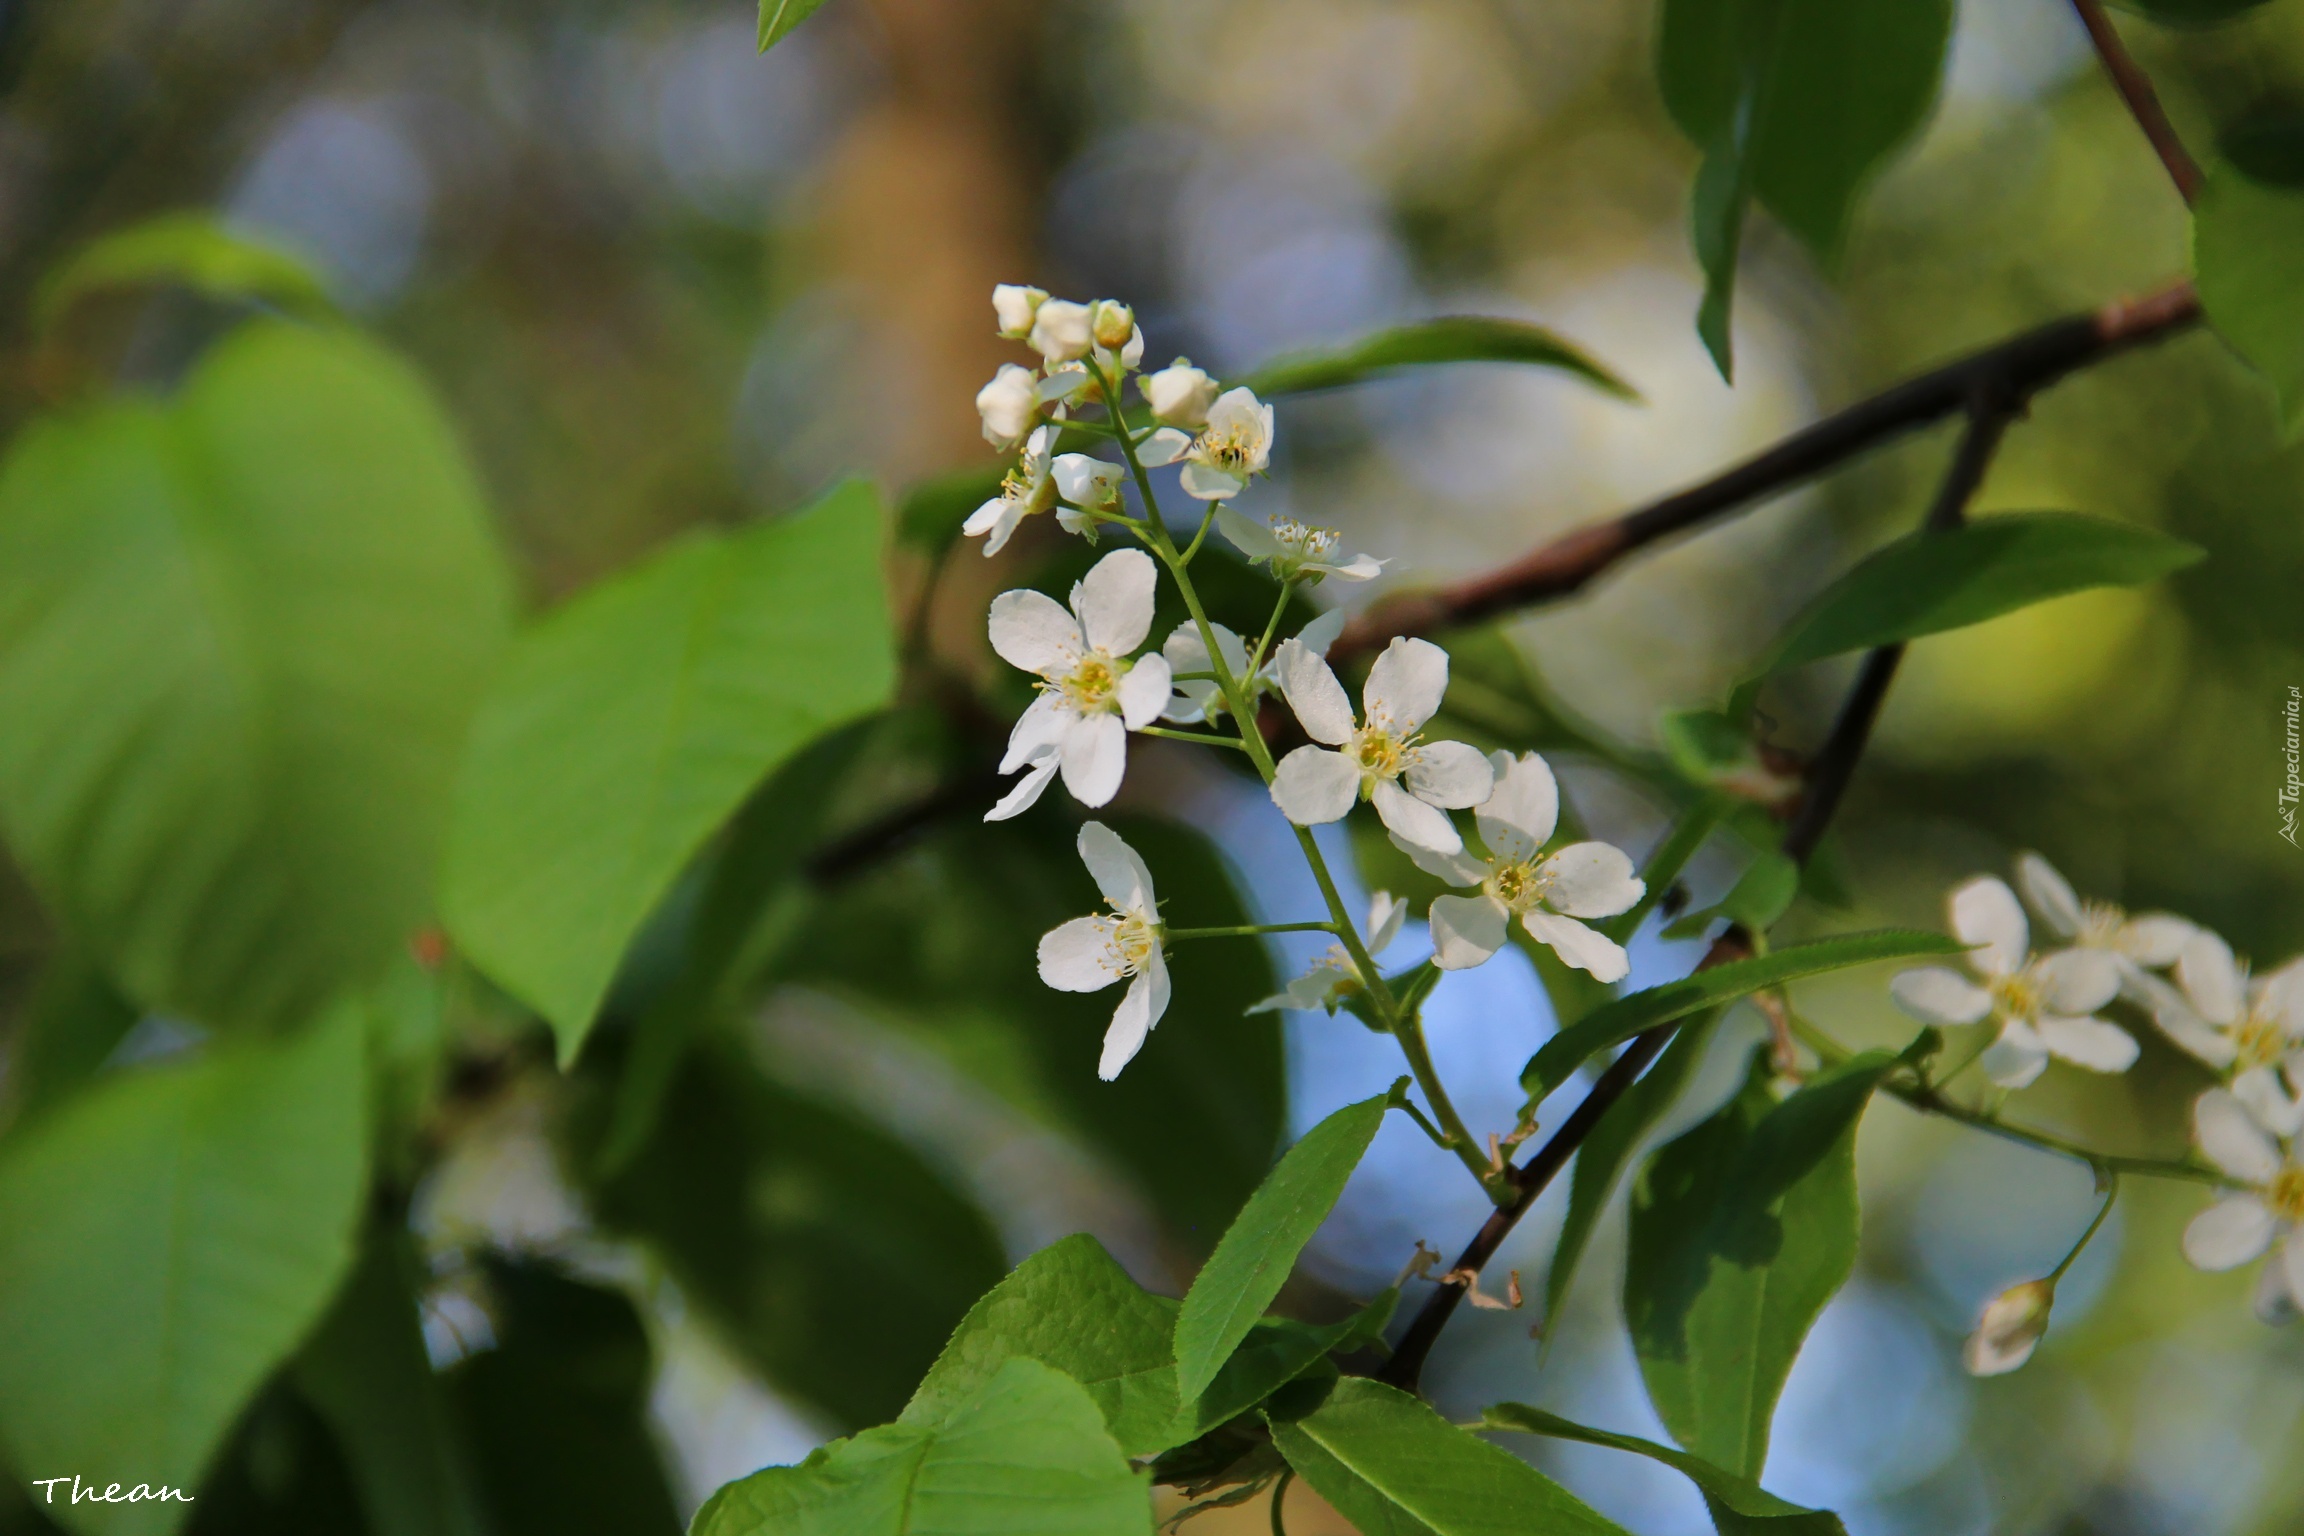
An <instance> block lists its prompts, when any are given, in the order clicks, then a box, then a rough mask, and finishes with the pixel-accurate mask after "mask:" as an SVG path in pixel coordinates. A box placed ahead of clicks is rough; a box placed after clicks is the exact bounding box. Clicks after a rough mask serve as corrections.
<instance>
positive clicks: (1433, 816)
mask: <svg viewBox="0 0 2304 1536" xmlns="http://www.w3.org/2000/svg"><path fill="white" fill-rule="evenodd" d="M1368 800H1369V803H1370V804H1372V805H1374V806H1375V807H1376V815H1377V817H1378V819H1380V820H1381V821H1382V822H1383V823H1384V825H1385V826H1386V827H1387V828H1389V829H1390V830H1392V831H1394V832H1396V833H1398V834H1399V835H1400V836H1402V837H1404V838H1406V839H1408V841H1410V842H1412V843H1421V844H1423V845H1424V846H1425V847H1427V848H1430V849H1432V850H1434V851H1435V852H1438V853H1461V852H1463V851H1464V835H1463V834H1462V833H1461V832H1458V831H1457V830H1456V824H1455V823H1454V822H1452V821H1450V820H1449V819H1448V813H1447V812H1446V811H1443V810H1440V809H1438V808H1437V807H1435V806H1430V805H1426V804H1425V803H1424V802H1423V801H1421V800H1419V799H1417V798H1416V797H1415V796H1414V795H1411V794H1410V793H1408V791H1406V790H1404V789H1402V788H1401V787H1400V786H1399V785H1397V784H1395V783H1393V782H1392V781H1391V780H1390V779H1382V780H1379V781H1378V782H1377V785H1376V787H1375V789H1374V790H1372V791H1370V792H1369V795H1368Z"/></svg>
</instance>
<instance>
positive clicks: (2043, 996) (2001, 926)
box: [1888, 875, 2136, 1088]
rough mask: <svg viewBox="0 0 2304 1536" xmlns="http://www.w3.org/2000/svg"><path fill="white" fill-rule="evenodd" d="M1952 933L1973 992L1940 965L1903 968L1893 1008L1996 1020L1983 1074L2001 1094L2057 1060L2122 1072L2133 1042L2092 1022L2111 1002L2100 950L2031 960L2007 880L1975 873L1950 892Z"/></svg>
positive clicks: (2108, 960)
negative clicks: (1961, 947) (1964, 952)
mask: <svg viewBox="0 0 2304 1536" xmlns="http://www.w3.org/2000/svg"><path fill="white" fill-rule="evenodd" d="M1948 905H1949V906H1950V909H1951V926H1952V932H1953V933H1954V934H1955V935H1957V936H1958V937H1959V939H1960V941H1961V942H1962V943H1964V944H1967V945H1968V946H1970V948H1969V951H1968V964H1969V965H1970V966H1971V967H1972V968H1973V969H1974V970H1975V972H1976V974H1977V976H1978V977H1979V978H1980V979H1981V981H1982V983H1983V984H1982V985H1981V986H1979V985H1977V984H1976V983H1974V982H1971V981H1970V980H1969V979H1968V978H1967V977H1965V976H1963V975H1961V974H1960V973H1959V972H1958V971H1955V970H1951V969H1949V968H1948V967H1945V966H1941V965H1927V966H1921V967H1920V968H1919V969H1917V970H1910V971H1905V972H1903V973H1902V974H1900V975H1899V976H1897V978H1896V979H1895V980H1894V981H1892V982H1890V983H1889V985H1888V990H1889V993H1890V995H1891V996H1893V997H1894V998H1895V999H1896V1003H1897V1006H1898V1007H1900V1008H1902V1009H1903V1010H1904V1011H1905V1012H1906V1013H1909V1014H1911V1015H1912V1016H1913V1017H1914V1018H1916V1019H1918V1020H1920V1021H1921V1022H1922V1023H1924V1024H1979V1023H1982V1022H1983V1021H1984V1020H1986V1019H1993V1020H1996V1021H1997V1022H1998V1024H1999V1026H2000V1037H1999V1038H1998V1039H1997V1040H1995V1041H1993V1042H1992V1044H1991V1045H1990V1046H1989V1047H1987V1048H1986V1049H1985V1052H1984V1056H1983V1067H1984V1071H1985V1073H1986V1074H1987V1075H1988V1076H1989V1077H1990V1078H1991V1079H1992V1081H1994V1082H1996V1083H1998V1084H1999V1085H2000V1086H2001V1087H2003V1088H2022V1087H2024V1086H2025V1085H2026V1084H2027V1083H2030V1082H2031V1081H2032V1080H2033V1079H2035V1078H2037V1077H2038V1076H2039V1075H2040V1074H2041V1073H2042V1072H2043V1071H2045V1070H2046V1069H2047V1066H2048V1058H2049V1057H2051V1056H2057V1057H2061V1058H2062V1059H2064V1060H2065V1061H2069V1062H2071V1063H2072V1064H2073V1065H2074V1066H2079V1067H2086V1068H2088V1069H2089V1070H2090V1071H2092V1072H2125V1071H2127V1070H2128V1068H2129V1067H2130V1066H2131V1065H2132V1064H2134V1062H2135V1060H2136V1042H2135V1040H2134V1039H2133V1038H2131V1037H2130V1036H2129V1034H2128V1032H2127V1031H2126V1030H2124V1029H2121V1028H2119V1027H2118V1026H2117V1025H2113V1024H2108V1023H2106V1022H2105V1021H2104V1020H2102V1019H2099V1018H2096V1017H2094V1014H2095V1012H2096V1010H2097V1009H2099V1008H2101V1007H2103V1006H2104V1005H2105V1004H2106V1003H2109V1002H2110V1001H2112V999H2113V998H2114V997H2116V996H2118V995H2119V992H2120V966H2119V964H2118V962H2116V961H2115V960H2114V959H2113V958H2112V956H2111V955H2109V954H2107V953H2105V952H2104V951H2103V950H2100V949H2064V950H2058V951H2057V952H2055V953H2054V954H2050V955H2042V956H2040V957H2038V958H2037V959H2035V958H2034V957H2033V955H2032V953H2031V930H2030V929H2029V927H2028V926H2027V925H2026V924H2025V921H2024V909H2023V907H2022V906H2020V905H2018V904H2017V901H2016V893H2015V892H2014V891H2011V890H2010V889H2008V886H2007V884H2006V882H2004V881H2001V880H1996V879H1994V878H1993V877H1991V876H1990V875H1981V876H1978V877H1977V878H1976V879H1974V880H1971V881H1969V882H1968V883H1967V884H1965V885H1963V886H1961V887H1959V888H1958V889H1957V890H1955V891H1953V893H1952V897H1951V901H1950V902H1949V903H1948Z"/></svg>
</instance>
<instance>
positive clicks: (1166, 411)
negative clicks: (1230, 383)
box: [1138, 357, 1216, 430]
mask: <svg viewBox="0 0 2304 1536" xmlns="http://www.w3.org/2000/svg"><path fill="white" fill-rule="evenodd" d="M1138 387H1139V388H1141V389H1142V390H1143V391H1144V398H1145V399H1146V400H1147V401H1149V402H1150V403H1151V406H1152V417H1153V419H1154V420H1155V421H1164V422H1166V423H1167V424H1168V425H1170V426H1172V427H1190V428H1193V429H1195V430H1197V429H1199V428H1201V427H1204V426H1206V425H1207V424H1208V407H1209V406H1211V405H1213V404H1215V403H1216V381H1215V380H1214V379H1212V378H1210V377H1208V375H1207V374H1206V373H1204V372H1202V371H1201V370H1200V369H1198V368H1195V367H1193V366H1192V362H1191V359H1189V358H1183V357H1180V358H1178V359H1176V361H1174V362H1173V363H1170V364H1169V365H1168V366H1167V367H1165V368H1163V369H1161V370H1160V371H1159V372H1158V373H1148V374H1146V375H1145V376H1144V377H1143V378H1142V379H1141V380H1139V381H1138Z"/></svg>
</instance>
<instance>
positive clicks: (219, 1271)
mask: <svg viewBox="0 0 2304 1536" xmlns="http://www.w3.org/2000/svg"><path fill="white" fill-rule="evenodd" d="M363 1053H364V1042H363V1038H362V1034H361V1031H360V1028H359V1019H358V1015H357V1013H356V1012H355V1011H353V1010H350V1009H345V1010H339V1011H338V1012H336V1013H335V1014H333V1015H331V1016H330V1017H329V1018H328V1019H326V1020H324V1021H323V1022H322V1023H321V1024H320V1025H319V1026H317V1027H314V1028H312V1029H309V1030H307V1031H306V1032H305V1033H304V1034H303V1035H302V1036H300V1037H299V1038H297V1039H295V1040H292V1041H288V1042H285V1043H280V1044H272V1043H262V1044H259V1043H256V1042H253V1041H251V1042H247V1043H243V1044H235V1045H232V1046H229V1047H220V1048H218V1049H216V1050H215V1051H214V1052H213V1053H212V1054H210V1055H208V1056H206V1057H205V1058H203V1059H201V1060H197V1061H194V1062H192V1063H190V1064H189V1065H184V1066H165V1067H155V1068H149V1069H146V1070H143V1071H140V1072H134V1073H125V1074H122V1075H120V1076H117V1077H114V1078H112V1079H110V1080H109V1081H106V1082H104V1083H102V1084H101V1085H99V1086H96V1087H92V1088H90V1089H89V1090H88V1091H86V1092H84V1093H83V1094H82V1095H81V1096H80V1097H79V1098H78V1099H77V1100H75V1101H74V1102H73V1103H71V1104H69V1105H66V1106H64V1107H63V1108H61V1109H59V1110H57V1111H56V1112H54V1113H53V1114H50V1115H48V1116H46V1117H45V1118H43V1119H42V1120H41V1121H40V1122H39V1123H38V1124H37V1125H34V1126H32V1127H30V1128H28V1129H27V1130H26V1131H25V1132H24V1133H23V1134H22V1135H21V1136H18V1137H15V1138H12V1139H11V1140H10V1142H9V1144H8V1146H7V1148H6V1151H5V1155H4V1156H0V1439H4V1440H5V1442H6V1445H7V1450H8V1452H9V1460H10V1462H11V1463H12V1464H13V1465H14V1466H16V1467H19V1468H23V1469H27V1470H29V1469H31V1468H36V1467H37V1468H56V1469H58V1470H66V1471H68V1470H69V1469H72V1468H75V1467H76V1468H79V1469H81V1470H82V1471H83V1472H85V1473H87V1474H88V1475H91V1476H104V1477H118V1476H128V1475H131V1474H132V1475H133V1476H134V1477H135V1478H136V1479H138V1480H149V1481H150V1482H152V1483H154V1484H159V1483H162V1482H165V1483H167V1484H169V1485H172V1486H175V1487H178V1488H182V1489H185V1490H186V1491H190V1490H191V1488H192V1486H193V1485H195V1484H196V1483H197V1482H198V1481H199V1480H200V1477H201V1474H202V1472H203V1470H204V1469H205V1468H206V1466H207V1464H208V1461H209V1459H210V1457H211V1456H212V1455H213V1454H214V1453H215V1451H216V1449H217V1447H218V1445H219V1444H220V1443H221V1442H222V1440H223V1439H224V1436H225V1432H226V1431H227V1430H228V1429H230V1428H231V1426H232V1421H233V1419H234V1418H235V1417H236V1416H237V1415H238V1414H239V1412H240V1410H241V1408H242V1406H243V1405H244V1404H245V1403H246V1402H247V1401H248V1398H249V1396H250V1395H251V1394H252V1393H253V1392H254V1391H255V1390H256V1388H257V1386H258V1385H259V1384H260V1383H261V1382H262V1381H263V1380H264V1377H265V1376H266V1374H267V1373H269V1372H270V1371H271V1369H272V1368H273V1366H275V1365H276V1364H278V1363H279V1362H280V1361H281V1360H282V1359H283V1358H284V1357H286V1356H287V1354H288V1353H289V1351H290V1350H292V1349H293V1348H294V1347H295V1346H296V1343H297V1341H298V1340H299V1339H300V1338H301V1337H302V1336H303V1335H304V1334H305V1332H306V1331H307V1330H309V1329H310V1328H311V1327H312V1325H313V1324H314V1323H315V1322H317V1321H318V1320H319V1318H320V1315H321V1313H322V1311H323V1310H324V1309H325V1307H326V1306H327V1303H328V1297H329V1294H330V1292H332V1291H333V1290H334V1289H335V1287H336V1283H337V1281H338V1280H339V1279H340V1278H341V1277H342V1276H343V1274H344V1273H345V1271H346V1270H347V1269H348V1268H349V1267H350V1266H351V1263H352V1257H353V1235H354V1230H355V1227H356V1226H357V1223H358V1219H359V1215H360V1208H361V1198H362V1193H363V1187H364V1177H363V1175H364V1168H363V1158H364V1154H365V1152H366V1136H367V1086H366V1082H365V1074H364V1069H363ZM185 1512H186V1506H184V1505H182V1504H177V1503H173V1502H171V1503H167V1504H150V1503H140V1504H132V1505H130V1504H118V1505H102V1506H96V1505H81V1506H76V1507H75V1508H74V1509H73V1510H72V1512H71V1514H70V1515H69V1516H68V1518H69V1519H70V1520H71V1521H72V1522H73V1524H74V1525H75V1527H76V1528H77V1529H81V1530H86V1531H94V1532H107V1533H109V1532H159V1531H166V1530H170V1529H172V1528H173V1527H174V1525H175V1523H176V1521H177V1520H178V1519H179V1518H180V1517H181V1515H182V1514H183V1513H185Z"/></svg>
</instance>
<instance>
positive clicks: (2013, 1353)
mask: <svg viewBox="0 0 2304 1536" xmlns="http://www.w3.org/2000/svg"><path fill="white" fill-rule="evenodd" d="M2055 1304H2056V1286H2055V1283H2054V1282H2053V1281H2049V1280H2027V1281H2025V1282H2024V1283H2023V1284H2022V1285H2012V1286H2010V1287H2008V1289H2006V1290H2004V1291H2002V1292H2001V1293H2000V1294H1999V1295H1997V1296H1995V1297H1993V1298H1992V1299H1991V1300H1990V1301H1988V1302H1986V1303H1985V1304H1984V1313H1983V1316H1981V1317H1979V1318H1978V1319H1977V1320H1976V1331H1975V1332H1974V1333H1972V1334H1970V1335H1968V1342H1967V1344H1966V1345H1965V1346H1963V1347H1962V1349H1961V1351H1960V1363H1961V1364H1963V1365H1965V1366H1966V1367H1967V1368H1968V1374H1969V1375H1971V1376H2005V1375H2006V1374H2007V1373H2008V1372H2010V1371H2013V1370H2015V1369H2016V1368H2017V1367H2018V1366H2020V1365H2022V1364H2023V1363H2024V1362H2025V1361H2027V1360H2029V1359H2031V1358H2032V1351H2033V1350H2034V1349H2036V1348H2038V1347H2039V1344H2040V1338H2041V1336H2042V1335H2043V1334H2045V1333H2046V1332H2047V1331H2048V1312H2049V1309H2050V1308H2052V1307H2053V1306H2055Z"/></svg>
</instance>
